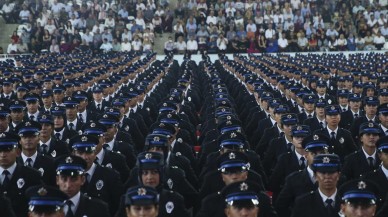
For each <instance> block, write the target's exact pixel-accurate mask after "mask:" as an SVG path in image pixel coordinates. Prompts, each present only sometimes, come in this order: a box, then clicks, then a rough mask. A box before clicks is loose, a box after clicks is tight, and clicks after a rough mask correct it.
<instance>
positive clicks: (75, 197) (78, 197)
mask: <svg viewBox="0 0 388 217" xmlns="http://www.w3.org/2000/svg"><path fill="white" fill-rule="evenodd" d="M80 198H81V192H79V191H78V193H77V194H75V195H74V196H73V197H72V198H70V199H69V200H71V202H72V203H73V205H74V207H73V209H72V211H73V213H75V211H76V210H77V208H78V204H79V201H80ZM64 209H66V210H64V211H65V213H67V209H68V206H65V207H64Z"/></svg>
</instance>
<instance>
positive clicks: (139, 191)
mask: <svg viewBox="0 0 388 217" xmlns="http://www.w3.org/2000/svg"><path fill="white" fill-rule="evenodd" d="M146 194H147V190H146V189H145V188H139V189H137V195H146Z"/></svg>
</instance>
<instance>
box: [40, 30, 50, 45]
mask: <svg viewBox="0 0 388 217" xmlns="http://www.w3.org/2000/svg"><path fill="white" fill-rule="evenodd" d="M51 39H52V38H51V34H50V33H49V31H48V30H44V35H43V36H42V42H43V49H49V47H50V45H51V43H52V42H51Z"/></svg>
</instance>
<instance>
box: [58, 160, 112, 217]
mask: <svg viewBox="0 0 388 217" xmlns="http://www.w3.org/2000/svg"><path fill="white" fill-rule="evenodd" d="M86 166H87V163H86V161H85V160H83V159H82V158H80V157H77V156H71V155H63V156H61V157H59V158H58V159H56V161H55V167H56V171H57V175H56V183H57V185H58V187H59V190H61V191H62V192H64V193H65V194H66V195H67V197H68V200H66V205H65V207H64V213H65V214H66V217H83V216H96V217H109V216H111V215H110V214H109V208H108V204H107V203H105V202H103V201H102V200H100V199H97V198H92V197H88V196H86V195H84V194H83V193H82V192H81V187H82V185H84V184H85V182H86V177H85V174H86V171H85V170H86Z"/></svg>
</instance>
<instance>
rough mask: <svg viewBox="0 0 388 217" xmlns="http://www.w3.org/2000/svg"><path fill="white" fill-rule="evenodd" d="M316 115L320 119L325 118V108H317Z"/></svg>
mask: <svg viewBox="0 0 388 217" xmlns="http://www.w3.org/2000/svg"><path fill="white" fill-rule="evenodd" d="M315 113H316V114H317V115H318V116H319V117H323V116H325V108H323V107H315Z"/></svg>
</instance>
